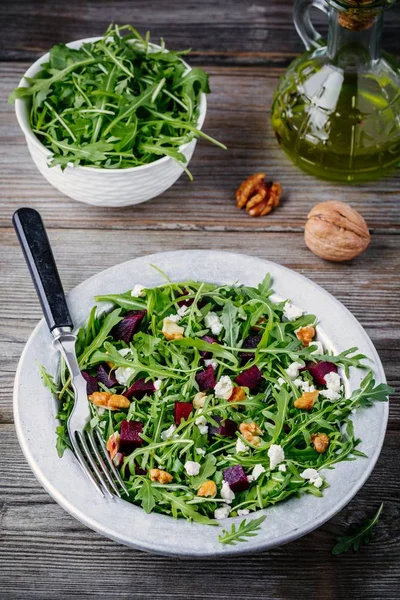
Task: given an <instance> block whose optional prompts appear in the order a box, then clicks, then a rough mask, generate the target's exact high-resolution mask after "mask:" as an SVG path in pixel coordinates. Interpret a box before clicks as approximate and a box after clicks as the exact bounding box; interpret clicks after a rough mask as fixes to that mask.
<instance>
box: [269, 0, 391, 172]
mask: <svg viewBox="0 0 400 600" xmlns="http://www.w3.org/2000/svg"><path fill="white" fill-rule="evenodd" d="M305 2H306V3H307V4H309V5H311V4H312V2H311V1H308V0H297V2H296V7H297V9H299V5H304V3H305ZM343 4H346V3H343ZM327 10H328V13H329V18H330V26H329V37H328V43H327V44H324V43H323V42H322V41H321V39H320V38H319V37H318V34H316V32H315V30H312V31H314V34H315V37H314V38H313V39H312V40H311V41H310V39H311V38H308V37H307V34H308V33H309V29H308V30H304V31H303V30H302V29H301V26H298V29H299V32H300V34H301V35H302V37H303V39H304V40H305V41H307V43H308V45H309V46H311V45H313V46H314V48H313V49H311V50H309V51H308V52H306V53H305V54H303V55H302V56H301V57H300V58H298V59H297V60H295V61H294V62H293V63H292V65H291V66H290V67H289V69H288V70H287V72H286V73H285V75H284V77H283V79H282V80H281V82H280V84H279V86H278V88H277V90H276V92H275V96H274V101H273V106H272V124H273V127H274V130H275V133H276V136H277V138H278V141H279V143H280V145H281V146H282V148H283V150H284V151H285V152H286V154H287V155H288V156H289V157H290V158H291V159H292V161H293V162H294V163H295V164H296V165H298V166H299V167H301V168H302V169H303V170H305V171H307V172H308V173H311V174H313V175H315V176H317V177H322V178H326V179H330V180H334V181H341V182H348V183H352V182H354V183H356V182H362V181H368V180H373V179H378V178H380V177H382V176H384V175H387V174H390V173H391V172H393V171H394V170H395V169H396V167H397V166H398V165H399V163H400V70H399V66H398V64H397V62H396V61H395V59H394V58H392V57H391V56H390V55H387V54H386V53H384V52H381V50H380V34H381V29H382V12H381V10H375V11H373V12H370V13H369V14H368V16H369V19H365V18H364V21H363V25H362V27H361V30H360V24H359V23H358V22H357V15H354V14H353V13H354V11H353V13H350V20H349V13H348V12H345V13H343V12H341V11H339V10H338V9H337V8H332V7H330V8H329V9H327ZM295 14H296V13H295ZM301 14H303V15H304V7H303V12H302V13H301ZM343 14H345V15H346V17H347V19H346V20H345V19H343ZM363 16H364V17H365V13H363ZM346 24H347V26H346ZM311 42H313V43H311Z"/></svg>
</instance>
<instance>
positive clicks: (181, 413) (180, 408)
mask: <svg viewBox="0 0 400 600" xmlns="http://www.w3.org/2000/svg"><path fill="white" fill-rule="evenodd" d="M192 411H193V404H192V403H191V402H175V407H174V417H175V425H180V423H181V419H183V420H184V421H187V420H188V418H189V415H190V413H191V412H192Z"/></svg>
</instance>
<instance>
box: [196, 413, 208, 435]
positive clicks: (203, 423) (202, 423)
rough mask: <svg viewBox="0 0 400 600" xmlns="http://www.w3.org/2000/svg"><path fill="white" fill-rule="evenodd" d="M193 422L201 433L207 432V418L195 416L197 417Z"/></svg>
mask: <svg viewBox="0 0 400 600" xmlns="http://www.w3.org/2000/svg"><path fill="white" fill-rule="evenodd" d="M195 424H196V425H197V427H198V428H199V431H200V433H201V435H204V434H205V433H207V432H208V423H207V419H206V418H205V417H203V416H200V417H197V419H196V420H195Z"/></svg>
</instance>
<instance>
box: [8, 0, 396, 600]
mask: <svg viewBox="0 0 400 600" xmlns="http://www.w3.org/2000/svg"><path fill="white" fill-rule="evenodd" d="M292 7H293V2H292V0H268V1H265V0H264V1H263V2H257V0H203V1H202V2H195V1H194V0H185V1H184V2H182V0H135V1H134V2H133V1H132V0H113V1H112V2H110V0H69V2H54V0H40V1H39V0H18V2H11V1H10V0H4V1H3V2H2V3H0V33H1V40H2V44H1V47H0V172H1V177H0V356H1V360H0V376H1V386H0V600H3V599H4V600H33V599H35V600H58V599H62V600H69V599H70V598H71V599H72V598H73V599H75V598H76V599H79V600H85V599H86V598H88V599H93V598H95V599H97V598H110V599H113V600H114V599H115V598H121V599H122V598H134V599H135V600H149V599H151V600H170V599H171V600H172V599H174V600H188V599H189V598H190V599H193V600H216V599H218V600H232V599H234V600H236V599H237V600H239V599H240V600H253V599H254V598H257V599H262V600H264V599H265V600H293V598H296V599H299V600H303V599H304V600H306V599H307V600H310V599H314V598H316V599H317V598H318V599H319V598H323V599H324V600H342V599H343V600H349V599H353V598H363V599H364V600H381V599H382V598H385V600H398V598H399V585H400V567H399V562H398V556H399V552H400V494H399V486H398V481H399V480H400V462H399V460H398V457H399V451H400V402H399V393H398V392H396V394H394V395H393V397H392V398H391V402H390V418H389V426H388V432H387V435H386V439H385V443H384V446H383V450H382V454H381V456H380V459H379V461H378V463H377V466H376V468H375V470H374V472H373V474H372V475H371V477H370V478H369V480H368V481H367V483H366V485H365V486H364V487H363V489H362V490H361V491H360V492H359V493H358V494H357V496H356V497H355V498H354V499H353V501H352V502H351V503H350V504H349V505H348V506H347V507H346V508H345V509H344V510H343V511H341V512H340V513H339V514H338V515H336V517H335V518H334V519H332V520H331V521H330V522H329V523H327V524H325V525H324V526H323V527H321V528H320V529H318V530H317V531H315V532H313V533H311V534H309V535H308V536H306V537H304V538H302V539H300V540H297V541H296V542H293V543H291V544H289V545H287V546H284V547H282V548H276V549H274V550H271V551H269V552H267V553H264V554H259V555H254V556H250V557H242V558H237V559H236V558H235V559H229V560H219V561H216V560H212V561H210V560H205V561H198V560H196V561H193V560H178V559H170V558H163V557H157V556H150V555H147V554H144V553H141V552H137V551H133V550H130V549H128V548H125V547H123V546H120V545H118V544H115V543H114V542H112V541H109V540H107V539H105V538H103V537H100V536H99V535H97V534H96V533H94V532H92V531H90V530H89V529H86V528H85V527H83V526H82V525H81V524H80V523H79V522H78V521H75V520H74V519H73V518H71V517H70V516H69V515H68V514H67V513H66V512H64V511H63V509H61V508H60V507H59V506H58V505H57V504H56V503H54V502H53V500H52V499H51V498H50V497H49V496H48V494H47V493H46V492H45V491H44V490H43V489H42V488H41V486H40V485H39V484H38V483H37V481H36V479H35V478H34V476H33V474H32V473H31V471H30V468H29V467H28V465H27V463H26V462H25V459H24V458H23V456H22V453H21V450H20V449H19V445H18V442H17V439H16V434H15V431H14V426H13V424H12V422H13V415H12V386H13V379H14V374H15V369H16V365H17V362H18V359H19V356H20V354H21V352H22V349H23V346H24V344H25V342H26V340H27V338H28V337H29V335H30V333H31V331H32V329H33V328H34V326H35V325H36V323H37V321H38V320H39V319H40V317H41V311H40V307H39V303H38V300H37V298H36V295H35V293H34V291H33V287H32V284H31V281H30V278H29V275H28V271H27V268H26V265H25V263H24V260H23V258H22V253H21V250H20V249H19V247H18V244H17V241H16V238H15V235H14V232H13V230H12V228H11V216H12V213H13V211H14V210H15V209H16V208H18V207H19V206H23V205H30V206H33V207H35V208H37V209H38V210H40V212H41V213H42V216H43V218H44V221H45V223H46V225H47V227H48V229H49V237H50V240H51V243H52V245H53V248H54V253H55V257H56V260H57V263H58V265H59V269H60V273H61V276H62V279H63V282H64V285H65V288H66V290H70V289H71V288H73V287H74V286H75V285H77V284H78V283H80V282H81V281H83V280H85V279H86V278H87V277H89V276H91V275H93V274H95V273H97V272H99V271H101V270H102V269H104V268H107V267H109V266H112V265H114V264H117V263H120V262H123V261H125V260H129V259H131V258H135V257H137V256H142V255H144V254H149V253H153V252H160V251H164V250H174V249H193V248H214V249H222V250H231V251H232V250H234V251H237V252H242V253H246V254H250V255H254V256H259V257H261V258H266V259H270V260H273V261H276V262H278V263H281V264H283V265H285V266H287V267H290V268H293V269H295V270H297V271H299V272H300V273H303V274H304V275H306V276H308V277H310V278H311V279H313V280H314V281H315V282H316V283H319V284H320V285H322V286H323V287H325V289H327V290H328V291H330V292H331V293H333V294H334V295H335V296H336V297H337V298H338V299H339V300H341V301H342V302H343V303H344V304H345V306H347V308H349V310H351V311H352V312H353V314H354V315H355V316H356V317H357V318H358V319H359V321H360V322H361V323H362V325H363V326H364V327H365V329H366V331H367V333H368V334H369V335H370V337H371V339H372V340H373V342H374V344H375V346H376V348H377V350H378V352H379V354H380V356H381V358H382V361H383V364H384V367H385V371H386V374H387V377H388V381H389V383H390V384H391V385H394V386H395V387H396V389H400V376H399V367H398V365H399V363H400V345H399V334H400V303H399V300H398V299H399V296H400V280H399V271H400V252H399V250H400V237H399V233H400V201H399V199H400V176H399V175H397V176H395V177H391V178H388V179H386V180H384V181H383V182H377V183H371V184H366V185H363V186H357V187H352V188H349V187H345V186H341V185H332V184H330V183H328V182H322V181H317V180H315V179H312V178H311V177H308V176H306V175H304V174H302V173H301V172H300V171H298V170H297V169H296V168H295V167H294V166H293V165H292V164H291V163H289V161H288V160H286V159H285V157H284V156H283V154H282V152H281V151H280V149H279V146H278V144H277V142H276V140H275V138H274V136H273V133H272V130H271V126H270V107H271V101H272V94H273V90H274V88H275V86H276V84H277V82H278V78H279V77H280V75H282V73H283V67H284V66H286V65H287V64H288V62H289V61H290V60H291V59H292V58H293V57H294V55H295V54H296V53H298V52H300V51H302V44H301V42H300V40H299V38H298V36H297V34H296V32H295V30H294V27H293V24H292ZM314 16H315V17H316V21H315V22H316V23H317V26H318V28H320V29H322V31H324V27H325V24H324V17H323V16H322V15H321V14H320V13H318V14H316V15H313V18H314ZM111 20H114V21H115V22H119V23H125V22H131V23H134V24H135V25H137V26H138V27H139V28H140V29H141V31H145V30H146V29H148V28H149V29H151V32H152V35H153V36H154V38H157V37H159V36H161V35H163V36H164V37H165V38H166V41H167V44H168V46H169V47H171V48H177V49H180V48H186V47H192V49H193V52H192V55H191V58H190V62H191V63H192V64H198V65H201V66H203V67H205V68H207V70H208V71H209V72H210V75H211V87H212V94H211V95H210V97H209V102H208V114H207V120H206V125H205V129H206V131H207V132H208V133H210V134H211V135H213V136H215V137H217V138H218V139H220V140H221V141H223V142H225V143H226V144H227V145H228V147H229V149H228V150H227V151H226V152H223V151H221V150H219V149H218V148H215V147H213V146H210V145H207V144H205V143H199V144H198V146H197V148H196V152H195V155H194V157H193V160H192V162H191V165H190V167H191V170H192V171H193V174H194V176H195V181H194V182H193V183H190V182H189V181H188V180H187V179H186V178H185V177H182V178H181V179H180V180H179V182H178V183H177V184H176V185H175V186H174V187H173V188H172V189H171V190H169V191H167V192H166V193H165V194H163V195H162V196H160V197H159V198H157V199H155V200H153V201H151V202H149V203H145V204H142V205H139V206H136V207H130V208H125V209H120V210H116V209H99V208H94V207H89V206H85V205H81V204H78V203H76V202H73V201H72V200H70V199H68V198H66V197H65V196H63V195H62V194H60V193H59V192H57V191H56V190H54V189H53V188H52V187H51V186H50V185H48V184H47V182H46V181H45V180H44V179H43V177H42V176H41V175H40V174H39V172H38V171H37V170H36V168H35V166H34V165H33V163H32V161H31V159H30V156H29V154H28V150H27V148H26V145H25V142H24V139H23V135H22V133H21V132H20V130H19V128H18V125H17V123H16V119H15V116H14V108H13V107H12V106H10V105H7V104H6V98H7V96H8V94H9V92H10V91H11V90H12V89H13V88H14V87H15V86H16V85H17V84H18V81H19V79H20V77H21V75H22V74H23V72H24V71H25V70H26V68H27V67H28V66H29V64H30V63H31V62H32V61H33V60H34V59H36V58H37V57H38V56H40V55H41V54H43V53H44V52H45V51H47V50H48V49H49V48H50V47H51V45H53V44H54V43H58V42H61V41H68V40H72V39H78V38H81V37H86V36H92V35H96V34H101V33H102V31H103V30H104V29H105V28H106V27H107V25H108V23H109V22H110V21H111ZM399 26H400V10H399V8H398V7H397V8H396V9H395V10H393V11H391V12H390V14H388V15H387V19H386V26H385V32H384V46H385V47H386V49H388V50H389V51H391V52H393V53H397V54H399V53H400V46H399V42H398V31H399ZM259 170H264V171H266V173H267V176H268V178H273V179H275V180H278V181H280V182H281V184H282V185H283V188H284V197H283V201H282V203H281V206H280V207H279V209H278V210H276V211H275V212H274V213H273V214H272V215H270V216H268V217H266V218H263V219H251V218H249V217H247V215H246V214H243V213H242V212H240V211H238V210H237V209H236V207H235V202H234V190H235V188H236V187H237V185H238V184H239V183H240V182H241V180H242V179H243V178H245V177H246V176H248V175H249V174H251V173H253V172H255V171H259ZM332 198H335V199H339V200H344V201H348V202H350V203H351V204H352V206H354V207H355V208H356V209H358V210H359V211H360V212H361V213H362V214H363V216H364V217H365V218H366V220H367V222H368V225H369V227H370V229H371V230H372V241H371V245H370V247H369V249H368V251H367V252H366V253H365V254H363V255H362V256H360V257H359V258H358V259H356V260H355V261H354V262H353V263H351V264H350V263H349V264H333V263H327V262H324V261H322V260H320V259H319V258H317V257H316V256H314V255H313V254H311V253H310V252H309V251H308V250H307V249H306V247H305V245H304V241H303V233H302V228H303V225H304V222H305V218H306V215H307V213H308V211H309V210H310V208H311V207H312V206H313V205H314V204H315V203H316V202H319V201H321V200H324V199H326V200H328V199H332ZM32 401H34V399H32ZM38 434H39V432H38ZM381 501H383V502H384V512H383V514H382V519H381V522H380V524H379V525H378V527H377V529H376V532H375V536H374V538H373V541H372V542H371V544H370V545H369V546H367V547H365V548H362V549H361V550H360V551H359V552H358V553H355V554H353V553H351V554H349V555H344V556H342V557H333V556H332V555H331V548H332V545H333V543H334V538H335V536H336V535H338V534H340V533H343V532H344V531H345V529H346V528H347V527H348V526H349V525H351V524H353V523H355V522H357V521H358V520H360V519H363V518H365V517H366V516H368V515H371V514H372V513H373V512H374V511H375V510H376V508H377V507H378V505H379V503H380V502H381Z"/></svg>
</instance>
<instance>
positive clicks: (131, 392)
mask: <svg viewBox="0 0 400 600" xmlns="http://www.w3.org/2000/svg"><path fill="white" fill-rule="evenodd" d="M155 391H156V388H155V386H154V383H153V382H152V381H146V380H145V379H137V380H136V381H134V383H132V385H131V387H130V388H129V389H128V390H126V392H124V393H123V396H125V398H129V399H130V398H132V397H133V398H136V400H141V399H142V398H143V396H145V395H146V394H153V393H154V392H155Z"/></svg>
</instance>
